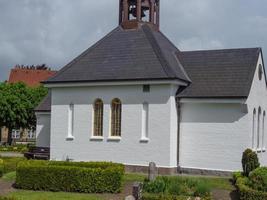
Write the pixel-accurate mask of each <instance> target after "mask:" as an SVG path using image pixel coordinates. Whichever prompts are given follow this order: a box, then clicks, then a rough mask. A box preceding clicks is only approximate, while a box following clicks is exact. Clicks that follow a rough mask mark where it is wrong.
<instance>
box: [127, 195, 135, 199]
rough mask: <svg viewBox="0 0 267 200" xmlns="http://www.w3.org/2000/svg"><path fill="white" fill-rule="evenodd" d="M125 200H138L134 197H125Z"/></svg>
mask: <svg viewBox="0 0 267 200" xmlns="http://www.w3.org/2000/svg"><path fill="white" fill-rule="evenodd" d="M125 200H136V199H135V198H134V197H133V196H132V195H130V196H127V197H125Z"/></svg>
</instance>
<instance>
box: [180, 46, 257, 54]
mask: <svg viewBox="0 0 267 200" xmlns="http://www.w3.org/2000/svg"><path fill="white" fill-rule="evenodd" d="M252 49H258V50H261V47H250V48H226V49H203V50H193V51H190V50H189V51H180V50H179V53H190V52H209V51H229V50H232V51H234V50H252Z"/></svg>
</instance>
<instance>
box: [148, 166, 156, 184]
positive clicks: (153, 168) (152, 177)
mask: <svg viewBox="0 0 267 200" xmlns="http://www.w3.org/2000/svg"><path fill="white" fill-rule="evenodd" d="M156 177H157V166H156V164H155V163H153V162H151V163H149V169H148V180H149V181H154V180H155V179H156Z"/></svg>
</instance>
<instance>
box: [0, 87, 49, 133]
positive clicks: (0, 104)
mask: <svg viewBox="0 0 267 200" xmlns="http://www.w3.org/2000/svg"><path fill="white" fill-rule="evenodd" d="M46 94H47V89H46V88H44V87H43V86H40V87H35V88H30V87H27V86H26V85H25V84H23V83H15V84H8V83H0V127H2V126H5V127H7V128H9V130H11V129H19V128H25V129H31V128H33V127H35V123H36V117H35V114H34V108H35V107H36V106H37V105H38V104H39V103H40V101H41V100H42V99H43V98H44V97H45V95H46Z"/></svg>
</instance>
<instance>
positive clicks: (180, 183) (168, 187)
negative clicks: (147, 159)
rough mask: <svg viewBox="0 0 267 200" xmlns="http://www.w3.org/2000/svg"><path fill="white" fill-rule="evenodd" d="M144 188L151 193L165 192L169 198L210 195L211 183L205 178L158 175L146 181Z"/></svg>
mask: <svg viewBox="0 0 267 200" xmlns="http://www.w3.org/2000/svg"><path fill="white" fill-rule="evenodd" d="M143 190H144V192H145V193H149V194H164V195H165V196H166V195H167V197H168V198H170V197H172V198H174V197H177V196H180V195H182V196H187V197H189V196H191V197H193V196H199V197H209V196H210V191H211V190H210V185H209V184H208V183H207V182H206V181H204V180H198V179H192V178H185V177H179V176H177V177H157V178H156V180H154V181H152V182H148V181H145V182H144V187H143ZM152 196H153V195H152ZM167 197H165V198H167Z"/></svg>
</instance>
